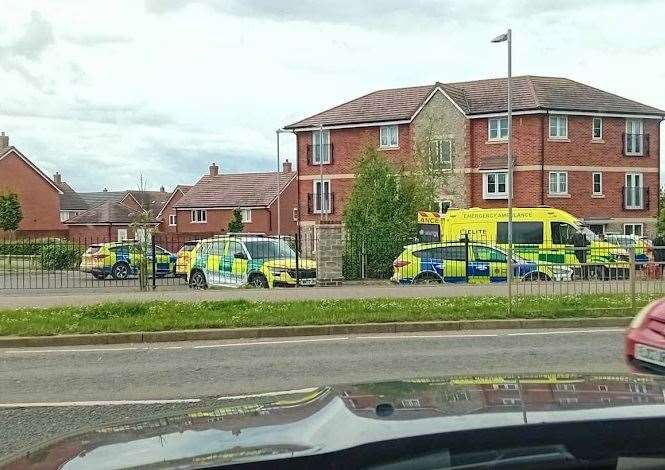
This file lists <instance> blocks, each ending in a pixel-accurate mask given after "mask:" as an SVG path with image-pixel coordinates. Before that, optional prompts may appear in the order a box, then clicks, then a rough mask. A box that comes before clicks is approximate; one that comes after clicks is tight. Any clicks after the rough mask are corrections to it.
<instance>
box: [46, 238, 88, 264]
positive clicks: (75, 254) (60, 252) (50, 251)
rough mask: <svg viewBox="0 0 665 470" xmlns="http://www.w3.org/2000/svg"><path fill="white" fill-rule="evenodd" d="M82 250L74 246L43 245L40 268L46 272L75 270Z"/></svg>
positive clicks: (61, 244)
mask: <svg viewBox="0 0 665 470" xmlns="http://www.w3.org/2000/svg"><path fill="white" fill-rule="evenodd" d="M83 250H84V248H83V247H81V246H79V245H76V244H67V243H54V244H49V245H43V246H42V247H41V251H40V254H41V256H42V268H43V269H47V270H56V269H76V268H77V267H78V265H79V263H80V262H81V255H83Z"/></svg>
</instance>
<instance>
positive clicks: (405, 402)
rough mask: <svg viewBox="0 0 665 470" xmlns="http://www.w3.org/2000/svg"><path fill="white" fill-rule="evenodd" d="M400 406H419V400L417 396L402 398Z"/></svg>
mask: <svg viewBox="0 0 665 470" xmlns="http://www.w3.org/2000/svg"><path fill="white" fill-rule="evenodd" d="M402 408H420V400H418V399H417V398H407V399H406V400H402Z"/></svg>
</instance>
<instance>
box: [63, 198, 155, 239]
mask: <svg viewBox="0 0 665 470" xmlns="http://www.w3.org/2000/svg"><path fill="white" fill-rule="evenodd" d="M137 210H138V207H136V206H135V205H126V204H122V203H120V202H113V201H106V202H104V203H102V204H100V205H98V206H96V207H93V208H92V209H88V210H86V211H84V212H82V213H80V214H79V215H76V216H74V217H71V218H69V219H67V220H66V221H65V222H64V224H65V225H66V226H67V227H68V229H69V239H70V240H75V241H78V242H80V243H82V244H88V245H89V244H91V243H104V242H111V241H122V240H126V239H132V238H136V233H135V230H134V228H133V227H132V226H131V224H132V222H134V220H135V216H136V213H137ZM158 224H159V221H158V220H157V219H156V218H155V219H154V220H153V222H152V225H154V226H157V225H158Z"/></svg>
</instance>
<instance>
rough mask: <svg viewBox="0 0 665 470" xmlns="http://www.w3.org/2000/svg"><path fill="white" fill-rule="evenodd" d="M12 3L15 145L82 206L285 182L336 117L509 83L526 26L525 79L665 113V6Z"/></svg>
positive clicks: (10, 89) (8, 65)
mask: <svg viewBox="0 0 665 470" xmlns="http://www.w3.org/2000/svg"><path fill="white" fill-rule="evenodd" d="M2 3H3V7H2V16H3V21H2V26H1V27H0V68H1V69H2V102H1V104H0V129H1V130H4V131H5V132H7V133H8V134H9V136H10V142H11V143H12V144H13V145H15V146H17V147H18V148H19V149H20V150H21V151H23V152H24V153H25V154H26V155H27V156H28V157H29V158H31V159H32V160H33V161H34V162H35V163H36V164H37V165H39V166H40V167H41V168H42V169H43V170H44V171H46V172H47V173H48V174H52V173H53V172H54V171H56V170H58V171H60V172H61V173H62V174H63V178H64V179H65V180H66V181H68V182H69V183H70V184H71V185H72V186H73V187H74V188H75V189H77V190H80V191H94V190H100V189H102V188H103V187H107V188H109V189H115V190H119V189H126V188H135V187H136V185H137V182H138V179H139V177H138V175H139V174H140V173H143V174H144V175H145V176H146V177H147V179H148V182H149V185H150V186H151V187H153V188H157V187H159V186H160V185H165V186H166V187H167V188H168V189H170V188H172V187H173V186H174V185H175V184H178V183H193V182H194V181H196V180H197V179H198V177H199V176H200V175H201V174H202V173H203V172H205V171H207V167H208V165H209V164H210V162H213V161H215V162H217V163H218V164H219V165H220V167H221V170H222V171H227V172H238V171H256V170H271V169H273V168H274V161H275V157H274V155H275V129H277V128H278V127H281V126H283V125H286V124H290V123H292V122H294V121H296V120H299V119H301V118H303V117H306V116H308V115H311V114H314V113H316V112H318V111H321V110H323V109H325V108H327V107H330V106H334V105H336V104H339V103H340V102H342V101H346V100H348V99H352V98H355V97H357V96H360V95H362V94H365V93H367V92H370V91H372V90H375V89H380V88H390V87H400V86H409V85H423V84H429V83H434V82H435V81H437V80H439V81H442V82H452V81H460V80H474V79H482V78H491V77H498V76H504V75H505V73H506V72H505V67H506V64H505V63H506V57H505V55H506V52H505V45H497V44H490V42H489V40H490V39H491V38H492V37H494V36H496V35H497V34H499V33H501V32H503V31H504V30H505V29H506V28H507V27H509V26H510V27H512V29H513V38H514V45H513V71H514V74H515V75H521V74H533V75H552V76H564V77H569V78H572V79H575V80H578V81H581V82H584V83H587V84H590V85H594V86H597V87H599V88H602V89H604V90H607V91H611V92H614V93H618V94H620V95H622V96H625V97H627V98H631V99H635V100H637V101H641V102H643V103H646V104H649V105H652V106H656V107H659V108H665V30H664V29H663V25H664V24H665V0H640V1H637V0H635V1H632V2H631V1H614V0H585V1H577V0H557V1H538V0H504V1H502V0H493V1H476V0H463V1H435V0H405V1H397V0H385V1H378V0H377V1H371V2H370V1H367V2H365V1H359V0H348V1H347V0H332V1H326V0H320V1H314V0H299V1H297V2H296V1H291V0H265V1H259V0H237V1H233V0H228V1H224V0H199V1H194V0H192V1H187V0H147V1H145V2H141V1H139V0H126V1H119V0H116V1H113V2H101V1H90V0H83V1H75V0H67V1H62V2H51V1H49V2H45V1H41V0H9V1H8V0H4V1H3V2H2ZM663 134H665V131H663V130H661V136H662V135H663ZM282 139H283V140H282V142H283V155H284V156H286V157H290V158H291V159H293V157H294V151H295V150H294V138H293V137H292V136H290V135H287V136H284V137H282ZM661 153H662V152H661Z"/></svg>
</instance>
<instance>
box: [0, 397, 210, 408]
mask: <svg viewBox="0 0 665 470" xmlns="http://www.w3.org/2000/svg"><path fill="white" fill-rule="evenodd" d="M200 401H201V399H200V398H175V399H171V400H101V401H56V402H32V403H0V408H42V407H51V408H59V407H60V408H61V407H67V406H120V405H163V404H169V403H198V402H200Z"/></svg>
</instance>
